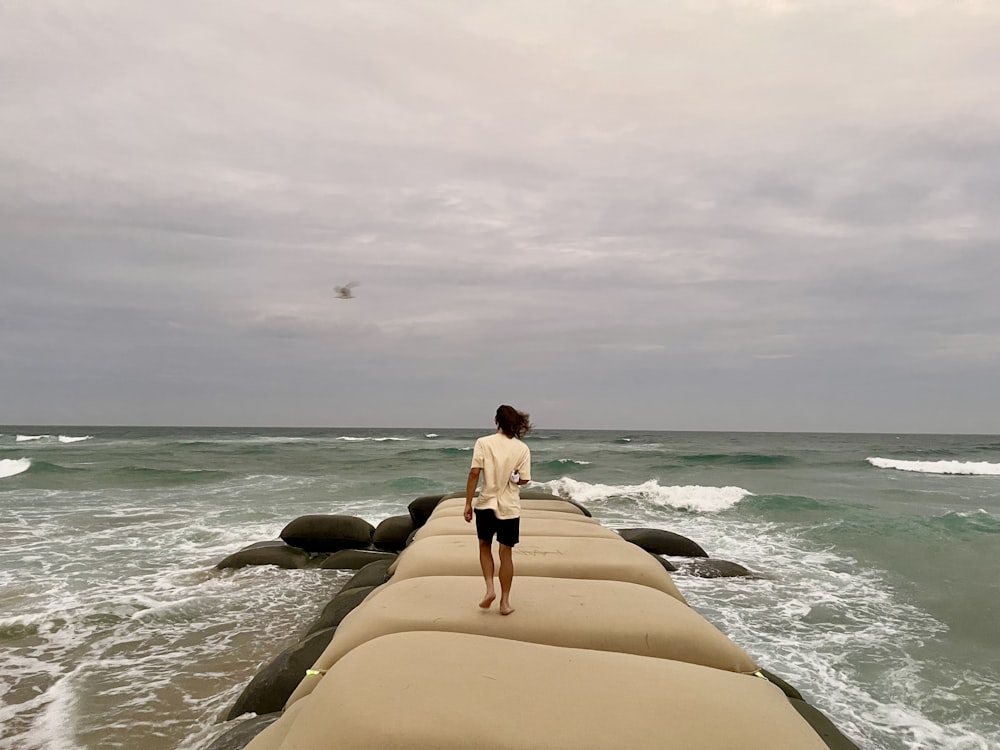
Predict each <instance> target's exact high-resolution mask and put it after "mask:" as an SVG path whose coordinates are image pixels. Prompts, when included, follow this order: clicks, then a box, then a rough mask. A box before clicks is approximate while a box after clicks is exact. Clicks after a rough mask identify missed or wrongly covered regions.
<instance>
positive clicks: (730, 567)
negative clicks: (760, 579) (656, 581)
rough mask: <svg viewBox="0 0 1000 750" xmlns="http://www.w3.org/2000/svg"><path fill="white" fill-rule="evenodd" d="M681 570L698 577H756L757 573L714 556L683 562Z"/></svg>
mask: <svg viewBox="0 0 1000 750" xmlns="http://www.w3.org/2000/svg"><path fill="white" fill-rule="evenodd" d="M681 570H682V571H683V572H685V573H687V574H688V575H693V576H697V577H698V578H738V577H743V578H756V577H757V574H756V573H754V572H753V571H752V570H747V569H746V568H744V567H743V566H742V565H740V564H739V563H734V562H730V561H729V560H717V559H715V558H714V557H705V558H699V559H698V560H692V561H691V562H688V563H684V564H683V565H682V566H681Z"/></svg>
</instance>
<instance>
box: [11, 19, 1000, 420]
mask: <svg viewBox="0 0 1000 750" xmlns="http://www.w3.org/2000/svg"><path fill="white" fill-rule="evenodd" d="M998 30H1000V14H998V13H997V12H996V11H995V10H993V9H992V6H990V5H987V4H983V3H975V2H968V3H945V2H930V0H928V1H927V2H912V3H907V2H888V1H887V2H884V3H869V2H865V3H860V2H859V3H843V2H836V3H835V2H821V3H815V2H811V3H796V2H763V1H762V2H759V3H745V2H742V3H737V2H723V1H721V0H720V1H719V2H712V3H705V2H698V3H694V2H690V3H688V2H675V3H666V4H665V3H661V2H652V0H650V1H649V2H636V3H630V4H629V6H628V8H623V7H620V6H618V5H615V4H612V3H593V4H588V5H586V6H580V7H574V8H573V9H570V8H569V7H567V6H564V5H563V4H559V3H548V2H544V3H523V2H503V3H494V4H490V5H488V6H482V7H475V8H473V7H471V6H467V5H459V4H455V3H451V2H446V1H445V0H439V1H436V2H435V1H433V0H426V1H424V2H417V3H407V4H406V5H405V6H398V4H390V3H353V2H342V3H335V4H333V5H330V4H325V5H311V4H295V5H292V6H287V7H282V8H276V7H274V6H272V5H270V4H264V3H256V2H249V3H247V2H240V3H237V2H235V0H231V1H226V2H219V3H213V4H212V5H211V6H204V4H199V3H193V2H180V3H176V4H171V5H170V6H169V7H168V6H159V5H156V4H145V3H126V2H119V1H116V0H101V1H100V2H98V1H97V0H93V1H92V2H79V1H77V2H72V3H70V2H56V1H53V0H47V1H46V2H39V3H32V4H26V3H25V4H8V5H6V6H4V7H3V8H2V9H0V90H2V91H3V94H2V96H0V132H2V133H3V136H4V137H3V138H2V139H0V291H2V293H0V322H2V328H0V392H3V393H4V394H17V395H16V398H15V399H13V400H11V399H9V398H5V399H4V402H5V405H4V409H3V411H2V412H0V422H10V423H38V422H41V423H44V422H53V423H68V422H79V423H88V422H89V423H95V422H96V423H101V422H127V423H134V422H152V423H163V422H170V423H177V422H194V423H205V422H215V423H233V424H265V423H267V424H287V425H294V424H342V425H344V424H380V425H407V424H412V425H421V426H447V425H470V424H477V423H481V422H482V421H483V419H482V417H481V415H482V414H483V413H486V414H487V416H488V413H489V411H490V409H491V408H492V406H491V405H495V404H494V402H495V401H500V400H508V401H511V402H514V403H520V404H524V405H525V408H529V409H530V410H532V412H533V414H534V415H536V419H537V420H538V422H539V423H540V424H549V425H553V426H564V427H649V428H662V429H670V428H688V429H699V428H705V429H709V428H712V429H726V428H733V429H815V430H822V429H831V430H883V429H884V430H919V431H991V432H995V431H996V430H997V429H998V425H997V423H996V421H995V417H990V415H989V414H988V410H984V409H983V408H982V407H983V404H984V403H988V402H989V401H990V400H991V399H992V398H993V396H992V389H993V385H992V383H991V377H990V376H991V374H992V373H995V372H996V369H997V365H998V363H1000V308H998V305H997V304H996V302H995V299H994V298H995V292H994V291H993V286H994V280H995V279H996V278H997V272H998V271H1000V268H998V266H1000V260H998V256H997V253H996V252H995V251H996V247H997V244H998V240H1000V219H998V214H997V212H996V210H995V206H996V205H998V197H1000V178H998V177H997V175H1000V136H997V135H996V134H997V133H1000V127H998V125H1000V122H998V121H1000V109H998V107H997V104H996V102H997V101H1000V98H998V97H997V96H996V94H997V85H998V83H997V82H998V81H1000V51H998V50H997V46H996V45H995V43H994V42H995V39H996V35H997V32H998ZM349 280H355V281H359V282H360V286H359V287H358V289H357V299H354V300H351V301H343V300H337V299H336V298H335V295H334V293H333V288H334V286H335V285H337V284H341V283H345V282H346V281H349ZM487 421H488V420H487Z"/></svg>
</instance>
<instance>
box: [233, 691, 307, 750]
mask: <svg viewBox="0 0 1000 750" xmlns="http://www.w3.org/2000/svg"><path fill="white" fill-rule="evenodd" d="M308 705H309V700H308V698H307V699H306V700H301V701H299V702H298V703H297V704H296V705H295V706H291V707H288V708H286V709H285V711H284V713H282V714H281V716H280V717H279V718H278V720H277V721H276V722H274V723H273V724H271V725H270V726H269V727H266V728H265V729H264V730H263V731H261V732H260V734H258V735H257V736H256V737H254V738H253V739H252V740H250V742H249V743H247V744H246V745H245V746H244V748H243V750H279V748H280V747H281V744H282V743H283V742H284V741H285V737H287V736H288V730H289V729H291V728H292V725H293V724H294V723H295V721H296V719H297V718H298V716H299V713H300V712H301V711H302V709H304V708H305V707H307V706H308Z"/></svg>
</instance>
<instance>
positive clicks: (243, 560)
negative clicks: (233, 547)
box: [215, 540, 309, 570]
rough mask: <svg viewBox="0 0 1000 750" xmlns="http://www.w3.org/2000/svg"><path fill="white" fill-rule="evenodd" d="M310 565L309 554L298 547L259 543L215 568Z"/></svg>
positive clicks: (282, 543) (298, 566)
mask: <svg viewBox="0 0 1000 750" xmlns="http://www.w3.org/2000/svg"><path fill="white" fill-rule="evenodd" d="M308 564H309V553H308V552H306V551H305V550H303V549H300V548H298V547H290V546H289V545H287V544H285V543H284V542H282V541H280V540H279V541H274V542H257V543H256V544H251V545H250V546H249V547H244V548H243V549H241V550H240V551H239V552H234V553H233V554H231V555H230V556H229V557H227V558H225V559H224V560H222V561H221V562H219V563H218V564H217V565H216V566H215V567H216V568H218V569H219V570H222V569H224V568H243V567H246V566H247V565H277V566H278V567H279V568H294V569H298V568H305V567H306V566H307V565H308Z"/></svg>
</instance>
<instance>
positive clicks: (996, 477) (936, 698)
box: [0, 426, 1000, 750]
mask: <svg viewBox="0 0 1000 750" xmlns="http://www.w3.org/2000/svg"><path fill="white" fill-rule="evenodd" d="M487 431H488V429H483V430H475V429H469V430H443V429H430V428H428V429H425V430H411V429H377V430H367V429H323V430H320V429H303V430H293V429H281V430H276V429H202V428H102V427H87V428H82V427H63V428H58V427H46V428H38V427H34V428H32V427H23V426H20V427H18V426H14V427H0V542H2V543H0V748H2V749H10V750H32V749H34V748H39V749H42V748H44V749H46V750H50V749H51V750H64V749H65V750H70V749H74V748H88V749H89V748H102V749H103V748H136V747H142V748H145V749H147V750H157V749H158V748H191V749H192V750H196V749H197V748H200V747H204V746H205V744H206V743H207V742H208V741H209V740H210V739H211V738H212V737H213V736H215V735H216V734H217V733H218V732H219V731H220V730H222V729H223V728H224V725H221V724H219V723H218V720H219V717H220V714H222V713H223V712H224V711H226V710H227V709H228V707H229V706H230V705H231V704H232V702H233V701H234V700H235V698H236V697H237V695H238V694H239V693H240V692H241V691H242V689H243V687H244V686H245V684H246V683H247V681H248V680H249V679H250V678H251V677H252V676H253V675H254V674H255V673H256V671H257V669H258V668H259V667H260V666H261V665H262V664H264V663H266V662H267V661H269V660H270V659H271V658H272V657H273V656H274V655H276V654H277V653H278V652H279V651H281V650H282V649H284V648H285V647H287V646H288V645H290V644H291V643H292V642H294V641H295V640H297V638H298V635H299V634H300V633H301V631H302V630H303V629H304V628H305V627H306V626H307V625H308V624H309V623H310V622H311V621H312V619H313V618H314V617H315V616H316V615H317V614H318V612H319V610H320V609H321V607H322V606H323V604H325V602H326V601H327V600H328V599H329V598H330V597H331V596H332V595H333V593H334V592H335V591H336V590H337V588H338V587H339V586H340V585H342V584H343V583H344V582H345V581H346V580H347V578H348V577H349V573H347V572H338V571H322V570H279V569H276V568H273V567H257V568H245V569H242V570H236V571H232V570H230V571H216V570H214V569H213V566H214V565H215V563H216V562H218V561H219V560H220V559H222V558H223V557H224V556H226V555H227V554H229V553H231V552H233V551H235V550H236V549H238V548H240V547H242V546H245V545H247V544H250V543H252V542H256V541H260V540H264V539H273V538H275V537H276V536H277V535H278V533H279V532H280V530H281V528H282V527H283V526H284V525H285V524H286V523H287V522H288V521H290V520H292V519H293V518H295V517H296V516H299V515H304V514H308V513H346V514H352V515H357V516H361V517H363V518H366V519H367V520H369V521H370V522H372V523H373V524H377V523H378V522H379V521H380V520H382V519H384V518H386V517H388V516H391V515H401V514H405V513H406V505H407V503H408V502H409V501H410V500H412V499H413V498H414V497H416V496H418V495H423V494H432V493H440V492H453V491H458V490H461V489H463V487H464V481H465V477H466V473H467V470H468V464H469V460H470V458H471V449H472V444H473V442H474V440H475V438H476V437H478V436H479V435H480V434H483V433H484V432H487ZM529 444H530V446H531V449H532V455H533V479H534V483H533V486H534V487H537V488H539V489H547V490H549V491H552V492H555V493H557V494H560V495H563V496H566V497H571V498H573V499H574V500H577V501H579V502H581V503H583V504H584V505H586V506H587V507H589V508H590V509H591V511H592V513H593V514H594V516H595V517H596V518H598V519H600V520H601V521H602V522H603V523H605V524H606V525H607V526H609V527H611V528H621V527H625V526H648V527H657V528H664V529H670V530H673V531H676V532H678V533H681V534H684V535H685V536H688V537H690V538H692V539H694V540H695V541H697V542H699V543H700V544H701V545H702V546H703V547H705V549H706V550H707V551H708V552H709V554H710V555H712V556H713V557H718V558H722V559H726V560H733V561H735V562H739V563H741V564H743V565H745V566H747V567H749V568H750V569H752V570H754V571H756V572H758V573H760V574H761V575H762V577H761V578H758V579H753V580H746V579H703V578H697V577H694V576H690V575H686V574H683V573H677V574H675V581H676V582H677V585H678V587H679V588H680V589H681V590H682V592H683V593H684V595H685V596H686V597H687V599H688V600H689V602H690V603H691V604H692V606H694V607H695V608H696V609H697V610H698V611H699V612H701V613H702V614H703V615H704V616H705V617H706V618H707V619H709V620H710V621H711V622H713V623H715V624H716V625H717V626H718V627H719V628H721V629H722V630H723V631H724V632H726V633H727V634H728V635H729V636H730V638H732V639H733V640H734V641H736V642H737V643H738V644H740V645H741V646H742V647H743V648H744V649H746V650H747V651H748V652H749V653H750V654H751V655H752V656H753V657H755V658H756V660H757V661H758V662H759V663H760V664H761V665H762V666H763V667H765V668H767V669H769V670H771V671H772V672H775V673H776V674H778V675H781V676H782V677H784V678H785V679H787V680H788V681H789V682H791V683H792V684H793V685H795V686H796V687H797V688H799V690H801V691H802V692H803V693H804V695H805V697H806V699H807V700H809V701H810V702H811V703H813V704H814V705H816V706H817V707H819V708H820V709H821V710H823V711H824V712H825V713H826V714H827V715H828V716H830V717H831V718H832V719H833V720H834V722H835V723H836V724H837V725H838V726H839V727H840V728H841V730H842V731H844V732H845V733H846V734H848V735H849V736H850V737H851V738H853V739H854V740H855V741H856V742H857V743H858V745H859V746H861V747H864V748H886V749H894V750H895V749H897V748H962V749H968V750H972V749H973V748H982V749H986V748H997V747H1000V695H998V690H997V686H998V685H1000V437H997V436H941V435H839V434H837V435H833V434H828V435H823V434H808V435H806V434H763V433H690V432H686V433H670V432H652V433H651V432H600V431H554V430H539V431H538V433H537V434H536V435H534V436H533V437H531V438H529ZM677 562H681V561H680V560H677ZM515 585H516V584H515ZM515 595H516V590H515Z"/></svg>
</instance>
